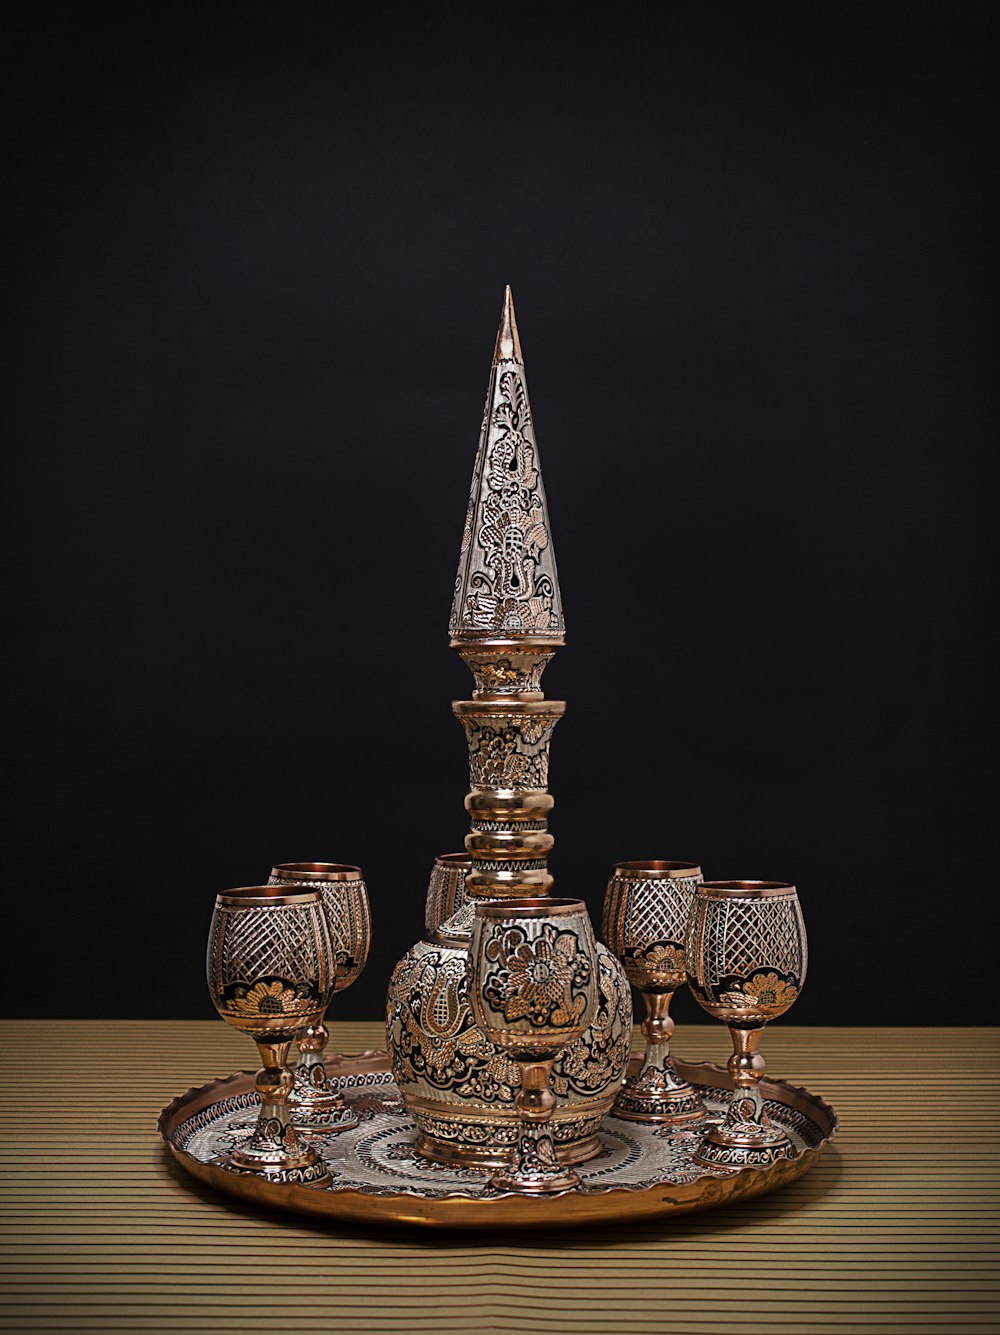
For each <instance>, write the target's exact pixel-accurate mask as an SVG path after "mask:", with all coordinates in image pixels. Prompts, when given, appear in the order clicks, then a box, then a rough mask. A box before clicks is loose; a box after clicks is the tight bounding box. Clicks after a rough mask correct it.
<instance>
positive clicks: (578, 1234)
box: [163, 1145, 844, 1252]
mask: <svg viewBox="0 0 1000 1335" xmlns="http://www.w3.org/2000/svg"><path fill="white" fill-rule="evenodd" d="M163 1167H164V1171H165V1172H166V1173H167V1174H168V1175H169V1176H170V1177H172V1178H173V1179H174V1180H175V1181H176V1182H177V1183H178V1184H179V1185H181V1186H182V1187H183V1188H184V1190H185V1191H186V1192H188V1193H190V1194H192V1195H194V1196H196V1197H198V1198H199V1199H200V1200H202V1201H204V1202H205V1203H206V1205H210V1206H212V1207H215V1208H220V1207H221V1208H223V1209H225V1210H226V1211H227V1212H228V1213H230V1214H232V1215H236V1216H237V1217H240V1218H244V1219H257V1220H266V1221H268V1222H269V1223H273V1224H274V1225H275V1226H276V1227H280V1228H283V1229H294V1230H296V1231H297V1232H300V1233H302V1232H304V1233H310V1234H312V1235H314V1236H326V1237H329V1238H330V1239H331V1240H335V1239H337V1238H354V1239H358V1238H363V1239H365V1240H367V1241H370V1242H382V1243H384V1244H385V1245H386V1246H397V1247H400V1248H403V1249H406V1250H410V1251H413V1250H417V1249H420V1248H423V1249H425V1250H427V1251H431V1252H433V1251H440V1250H454V1249H456V1248H459V1247H466V1248H468V1249H470V1250H472V1251H481V1250H483V1249H484V1248H487V1249H493V1248H502V1247H515V1246H516V1247H517V1248H518V1249H519V1250H522V1251H523V1250H524V1249H526V1248H531V1249H536V1250H539V1251H544V1250H546V1249H549V1250H557V1251H560V1252H565V1251H568V1250H572V1249H574V1248H580V1249H589V1250H593V1248H594V1247H595V1245H597V1246H599V1245H601V1242H602V1241H607V1240H606V1239H602V1238H601V1236H600V1235H601V1234H602V1232H605V1233H606V1232H607V1231H608V1230H609V1229H613V1230H614V1240H613V1244H611V1243H609V1245H614V1246H622V1245H628V1244H632V1245H635V1246H639V1245H641V1244H642V1243H643V1242H657V1241H661V1240H662V1241H675V1242H690V1241H697V1240H698V1239H699V1238H707V1237H715V1238H717V1237H719V1236H720V1235H724V1234H727V1233H739V1232H742V1231H745V1230H746V1229H750V1228H753V1227H754V1225H755V1224H756V1223H758V1222H759V1221H760V1220H762V1219H764V1218H766V1219H767V1221H768V1222H769V1223H774V1222H776V1221H780V1220H782V1219H785V1218H787V1217H789V1216H793V1215H795V1214H797V1213H799V1212H800V1211H802V1210H804V1209H806V1208H808V1207H810V1206H813V1205H815V1204H817V1203H818V1202H820V1201H822V1200H823V1198H824V1197H825V1196H826V1195H828V1194H829V1193H830V1192H831V1191H833V1190H834V1188H835V1187H836V1186H837V1185H838V1184H839V1183H840V1181H841V1179H842V1177H843V1172H844V1166H843V1160H842V1159H841V1156H840V1152H839V1148H838V1147H837V1146H836V1145H828V1146H827V1147H826V1149H825V1150H824V1152H823V1155H822V1158H821V1159H820V1160H819V1162H818V1163H817V1164H816V1165H815V1166H814V1167H813V1168H812V1169H811V1170H810V1171H809V1172H808V1173H806V1174H805V1175H804V1176H803V1177H800V1178H797V1179H796V1180H795V1181H794V1182H789V1183H787V1184H786V1185H784V1186H781V1187H777V1188H775V1189H774V1190H773V1191H770V1192H767V1193H766V1194H764V1195H762V1196H755V1197H751V1198H749V1199H744V1200H742V1201H738V1202H736V1203H735V1204H733V1205H729V1206H722V1207H720V1208H718V1209H707V1210H700V1211H696V1212H693V1213H689V1214H677V1215H673V1216H668V1217H664V1218H662V1219H647V1220H637V1221H634V1222H629V1221H627V1220H624V1221H620V1220H609V1221H607V1222H606V1223H600V1222H598V1223H588V1224H580V1225H577V1226H575V1227H572V1228H566V1227H562V1228H555V1229H545V1228H539V1229H531V1228H520V1229H451V1228H427V1227H421V1226H418V1225H417V1226H413V1227H411V1228H405V1227H401V1226H398V1225H385V1226H379V1225H371V1226H368V1227H365V1226H363V1225H361V1224H345V1223H344V1222H343V1221H340V1220H336V1219H331V1220H324V1219H317V1218H315V1217H312V1216H310V1215H304V1214H293V1213H291V1212H289V1211H286V1210H273V1209H269V1208H268V1207H266V1206H259V1205H251V1204H248V1203H247V1202H245V1201H241V1200H238V1199H237V1198H236V1197H235V1196H226V1195H223V1194H222V1193H221V1192H218V1191H215V1190H214V1189H213V1188H212V1187H210V1186H207V1185H206V1184H205V1183H203V1182H199V1181H198V1179H197V1178H194V1177H191V1175H190V1174H189V1173H186V1172H185V1171H184V1169H183V1168H181V1167H180V1165H179V1164H178V1163H177V1162H176V1161H175V1160H174V1158H173V1155H171V1154H170V1153H169V1151H168V1150H167V1149H166V1148H164V1150H163Z"/></svg>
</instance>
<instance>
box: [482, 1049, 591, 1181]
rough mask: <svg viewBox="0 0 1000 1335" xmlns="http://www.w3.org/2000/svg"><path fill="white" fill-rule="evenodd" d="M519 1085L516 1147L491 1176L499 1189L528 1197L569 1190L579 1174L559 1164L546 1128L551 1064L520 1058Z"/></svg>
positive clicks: (551, 1099) (552, 1100) (551, 1103)
mask: <svg viewBox="0 0 1000 1335" xmlns="http://www.w3.org/2000/svg"><path fill="white" fill-rule="evenodd" d="M515 1060H516V1061H517V1064H518V1067H519V1068H520V1071H521V1088H520V1090H519V1091H518V1095H517V1098H516V1100H515V1107H516V1108H517V1114H518V1117H519V1118H520V1128H519V1135H518V1142H517V1146H516V1148H515V1150H514V1152H513V1155H512V1156H511V1161H510V1164H509V1165H508V1166H507V1167H506V1168H503V1169H500V1170H499V1171H498V1172H496V1173H494V1174H493V1176H492V1177H491V1178H490V1183H491V1185H492V1186H494V1187H497V1188H499V1189H500V1190H501V1191H517V1192H521V1193H523V1194H524V1195H528V1196H547V1195H551V1194H552V1193H554V1192H557V1191H570V1190H572V1189H573V1188H575V1187H578V1186H579V1185H580V1178H579V1175H578V1174H577V1173H576V1172H575V1171H574V1170H573V1169H572V1168H567V1167H565V1166H564V1165H563V1164H561V1163H560V1162H559V1160H558V1158H557V1157H556V1149H555V1143H554V1142H553V1139H552V1134H551V1131H550V1130H549V1122H550V1121H551V1119H552V1110H553V1109H554V1108H555V1106H556V1098H555V1095H554V1094H553V1093H552V1063H553V1061H554V1060H555V1058H554V1057H552V1058H548V1059H546V1060H538V1059H537V1058H536V1059H530V1060H522V1059H521V1058H519V1057H516V1055H515Z"/></svg>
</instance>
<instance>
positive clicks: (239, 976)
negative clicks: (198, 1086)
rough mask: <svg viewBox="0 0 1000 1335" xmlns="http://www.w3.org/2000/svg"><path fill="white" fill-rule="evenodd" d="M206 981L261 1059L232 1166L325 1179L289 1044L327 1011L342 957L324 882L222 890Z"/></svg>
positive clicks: (281, 1178) (272, 1176)
mask: <svg viewBox="0 0 1000 1335" xmlns="http://www.w3.org/2000/svg"><path fill="white" fill-rule="evenodd" d="M207 973H208V986H209V990H210V992H211V994H212V1000H213V1002H214V1003H215V1007H216V1010H217V1011H218V1012H219V1014H220V1015H221V1016H222V1018H223V1019H224V1020H226V1021H227V1022H228V1023H229V1024H231V1025H232V1026H233V1028H234V1029H238V1030H240V1031H241V1033H244V1034H249V1035H250V1037H251V1038H252V1039H254V1041H255V1042H256V1044H257V1049H258V1051H259V1053H260V1058H261V1062H262V1066H261V1069H260V1070H259V1071H258V1072H257V1095H258V1097H259V1099H260V1114H259V1116H258V1118H257V1124H256V1126H255V1127H254V1130H253V1134H252V1135H251V1137H250V1139H249V1141H248V1142H247V1144H246V1145H243V1146H241V1147H240V1148H239V1149H236V1150H233V1151H232V1153H231V1154H230V1155H229V1159H228V1161H227V1167H228V1168H230V1169H232V1171H233V1172H237V1173H253V1174H255V1175H256V1176H258V1177H263V1178H267V1180H268V1181H269V1182H298V1183H303V1184H306V1185H310V1186H327V1185H328V1184H329V1182H330V1175H329V1173H328V1172H327V1169H326V1165H325V1164H324V1163H323V1160H322V1159H321V1158H320V1156H319V1155H318V1154H317V1153H316V1151H315V1150H314V1149H313V1148H312V1147H311V1146H309V1145H306V1144H304V1143H303V1142H301V1141H300V1140H299V1138H298V1136H297V1134H296V1131H295V1127H294V1126H293V1125H292V1124H291V1121H290V1118H289V1109H288V1096H289V1094H290V1093H291V1090H292V1085H293V1082H294V1077H293V1076H292V1072H291V1070H290V1069H289V1067H288V1065H287V1060H288V1049H289V1046H290V1044H291V1041H292V1038H293V1037H294V1035H295V1032H296V1030H297V1029H301V1028H303V1027H305V1026H308V1025H312V1024H316V1023H318V1022H319V1020H320V1019H321V1018H322V1015H323V1012H324V1010H325V1009H326V1005H327V1002H328V1001H329V999H330V993H331V992H332V991H333V984H334V978H335V976H336V963H335V960H334V955H333V945H332V942H331V940H330V929H329V927H328V925H327V920H326V914H325V913H324V911H323V905H322V902H321V900H320V894H319V891H318V890H303V891H301V892H289V891H287V890H285V889H284V888H283V887H281V886H268V885H255V886H245V887H241V888H240V889H236V890H227V891H225V893H224V894H221V895H218V896H217V898H216V901H215V912H214V913H213V914H212V925H211V928H210V929H209V936H208V958H207Z"/></svg>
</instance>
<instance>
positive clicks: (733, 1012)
mask: <svg viewBox="0 0 1000 1335" xmlns="http://www.w3.org/2000/svg"><path fill="white" fill-rule="evenodd" d="M685 953H686V962H687V973H688V984H689V986H690V988H691V991H692V992H693V993H694V995H695V998H696V1000H697V1001H698V1003H699V1004H700V1005H701V1006H702V1007H703V1008H704V1009H705V1010H706V1011H708V1013H709V1015H714V1016H715V1017H716V1019H719V1020H723V1021H724V1022H725V1023H726V1024H727V1025H728V1026H729V1031H730V1033H731V1034H732V1038H733V1055H732V1057H730V1059H729V1073H730V1075H731V1076H732V1077H733V1097H732V1101H731V1102H730V1105H729V1109H728V1111H727V1112H726V1116H725V1117H724V1118H723V1120H722V1123H721V1124H720V1125H719V1126H716V1127H713V1129H712V1130H711V1131H709V1132H708V1134H707V1135H706V1136H705V1138H704V1140H703V1141H702V1143H701V1145H700V1146H699V1147H698V1150H697V1151H696V1154H695V1158H696V1160H697V1161H698V1162H699V1163H701V1164H705V1165H706V1166H708V1167H711V1168H745V1167H747V1166H751V1165H752V1166H754V1167H758V1168H759V1167H764V1166H766V1165H768V1164H771V1163H774V1162H776V1161H777V1160H778V1159H785V1158H789V1157H790V1156H791V1154H792V1153H793V1147H792V1143H791V1141H790V1140H789V1139H788V1137H787V1136H786V1135H785V1134H784V1133H783V1132H781V1131H777V1130H775V1129H774V1127H773V1126H772V1125H771V1122H770V1119H769V1118H768V1115H767V1112H766V1110H765V1108H764V1102H763V1099H762V1098H761V1093H760V1081H761V1077H762V1076H763V1074H764V1070H765V1064H764V1058H763V1057H762V1056H761V1054H760V1052H759V1051H758V1048H759V1046H760V1040H761V1035H762V1033H763V1030H764V1025H765V1024H766V1023H767V1021H768V1020H773V1019H774V1018H775V1017H776V1016H778V1015H783V1014H784V1013H785V1011H786V1010H788V1008H789V1006H791V1004H792V1002H793V1001H794V1000H795V999H796V997H797V996H798V995H799V992H800V990H801V988H802V984H803V982H804V981H805V976H806V965H807V961H808V950H807V945H806V929H805V924H804V923H803V921H802V910H801V908H800V907H799V899H798V895H797V894H796V892H795V886H794V885H789V884H787V883H786V882H784V881H706V882H705V883H704V884H703V885H700V886H698V889H697V890H696V892H695V897H694V907H693V909H692V912H691V922H690V924H689V926H688V934H687V945H686V952H685Z"/></svg>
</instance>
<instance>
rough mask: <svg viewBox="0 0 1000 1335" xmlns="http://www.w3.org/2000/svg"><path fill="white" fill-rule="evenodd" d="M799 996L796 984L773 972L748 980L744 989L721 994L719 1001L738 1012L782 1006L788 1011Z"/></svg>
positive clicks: (744, 984)
mask: <svg viewBox="0 0 1000 1335" xmlns="http://www.w3.org/2000/svg"><path fill="white" fill-rule="evenodd" d="M798 995H799V989H798V988H797V987H796V986H795V984H794V983H790V982H788V981H787V979H785V978H782V977H781V975H780V974H777V973H773V972H771V973H763V974H757V975H756V976H755V977H753V978H749V979H747V981H746V982H744V983H743V985H742V988H737V989H734V990H733V991H730V992H723V993H721V994H720V997H719V1000H720V1001H721V1002H722V1003H723V1005H725V1006H733V1007H735V1008H736V1009H737V1010H756V1009H758V1008H759V1007H761V1006H768V1007H772V1006H780V1007H781V1008H782V1009H783V1010H786V1009H787V1008H788V1007H789V1006H790V1005H791V1004H792V1002H793V1001H794V1000H795V998H796V997H797V996H798Z"/></svg>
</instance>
